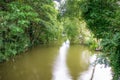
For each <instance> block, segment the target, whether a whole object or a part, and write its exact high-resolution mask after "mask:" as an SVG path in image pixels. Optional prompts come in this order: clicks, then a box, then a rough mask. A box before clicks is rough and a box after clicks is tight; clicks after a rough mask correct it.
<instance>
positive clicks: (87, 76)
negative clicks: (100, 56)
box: [78, 55, 112, 80]
mask: <svg viewBox="0 0 120 80" xmlns="http://www.w3.org/2000/svg"><path fill="white" fill-rule="evenodd" d="M95 60H96V55H93V56H92V57H91V58H90V63H91V64H92V63H93V62H95ZM93 69H95V71H94V74H93ZM92 74H93V78H92V79H91V77H92ZM78 80H112V71H111V67H108V66H107V67H105V65H104V64H97V65H96V66H93V65H90V66H89V68H88V70H87V71H85V72H83V73H82V74H81V75H80V77H79V78H78Z"/></svg>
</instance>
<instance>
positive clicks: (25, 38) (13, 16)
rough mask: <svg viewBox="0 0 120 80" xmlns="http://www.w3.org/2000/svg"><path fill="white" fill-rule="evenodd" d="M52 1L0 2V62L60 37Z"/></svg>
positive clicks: (8, 0)
mask: <svg viewBox="0 0 120 80" xmlns="http://www.w3.org/2000/svg"><path fill="white" fill-rule="evenodd" d="M57 15H58V12H57V10H55V8H54V3H53V1H52V0H34V1H33V0H3V1H1V2H0V61H2V60H6V59H8V57H10V56H14V55H16V54H18V53H21V52H24V51H26V50H27V49H28V48H29V47H32V46H35V45H38V44H45V43H50V42H52V41H55V40H57V39H58V38H60V36H61V29H60V27H59V24H60V23H59V22H58V20H57Z"/></svg>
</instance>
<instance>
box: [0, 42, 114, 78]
mask: <svg viewBox="0 0 120 80" xmlns="http://www.w3.org/2000/svg"><path fill="white" fill-rule="evenodd" d="M93 61H95V58H94V56H92V55H91V51H90V50H89V48H88V47H85V46H83V45H70V42H69V41H68V40H67V41H66V42H64V43H63V44H62V45H61V46H53V45H51V46H38V47H36V48H34V49H31V50H30V51H28V52H26V53H25V54H21V55H18V56H17V57H15V59H11V60H9V61H7V62H4V63H1V64H0V80H90V78H91V75H92V70H93V68H94V67H93V66H92V65H91V64H92V62H93ZM102 66H103V65H96V68H95V72H94V76H93V80H111V79H112V75H111V72H110V71H111V68H110V67H107V68H104V67H102Z"/></svg>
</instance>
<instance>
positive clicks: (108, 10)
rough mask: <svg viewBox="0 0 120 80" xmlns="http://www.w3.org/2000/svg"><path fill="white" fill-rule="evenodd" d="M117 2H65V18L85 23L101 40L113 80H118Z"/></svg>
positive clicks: (119, 34)
mask: <svg viewBox="0 0 120 80" xmlns="http://www.w3.org/2000/svg"><path fill="white" fill-rule="evenodd" d="M119 6H120V5H119V0H75V1H73V0H67V1H66V6H65V9H66V11H65V12H64V15H65V16H69V17H71V18H73V17H77V18H78V19H80V20H81V19H82V20H84V21H85V22H86V24H87V27H88V29H89V30H90V31H91V32H92V33H93V34H94V37H96V38H97V40H99V39H100V40H101V47H102V48H103V52H104V54H103V55H104V56H105V57H104V58H106V59H108V60H109V61H110V65H111V67H112V69H113V72H114V78H113V80H118V79H119V78H120V65H119V64H120V50H119V48H120V28H119V25H120V7H119Z"/></svg>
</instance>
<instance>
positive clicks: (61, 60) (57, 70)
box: [52, 40, 72, 80]
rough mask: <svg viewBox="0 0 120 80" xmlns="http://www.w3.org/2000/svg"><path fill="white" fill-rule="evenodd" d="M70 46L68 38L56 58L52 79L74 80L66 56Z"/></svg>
mask: <svg viewBox="0 0 120 80" xmlns="http://www.w3.org/2000/svg"><path fill="white" fill-rule="evenodd" d="M68 48H69V41H68V40H67V41H66V42H65V43H63V45H62V46H61V47H60V51H59V54H58V56H57V58H56V60H55V63H54V67H53V78H52V80H72V79H71V76H70V74H69V70H68V68H67V65H66V57H67V56H66V55H67V51H68Z"/></svg>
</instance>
